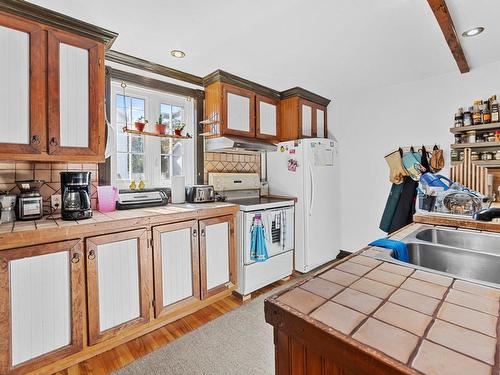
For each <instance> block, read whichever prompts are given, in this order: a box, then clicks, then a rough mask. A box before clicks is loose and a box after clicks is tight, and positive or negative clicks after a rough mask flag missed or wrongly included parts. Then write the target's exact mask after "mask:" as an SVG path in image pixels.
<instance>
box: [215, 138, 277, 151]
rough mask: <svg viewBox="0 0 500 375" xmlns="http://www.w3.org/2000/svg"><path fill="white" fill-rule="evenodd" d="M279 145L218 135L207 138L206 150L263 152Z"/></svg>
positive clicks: (274, 148) (274, 149) (272, 149)
mask: <svg viewBox="0 0 500 375" xmlns="http://www.w3.org/2000/svg"><path fill="white" fill-rule="evenodd" d="M277 149H278V147H277V146H276V145H273V144H272V143H266V142H262V141H257V140H255V139H246V138H239V137H228V136H225V137H217V138H206V139H205V151H206V152H235V153H239V154H242V153H262V152H273V151H276V150H277Z"/></svg>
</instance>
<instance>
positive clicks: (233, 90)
mask: <svg viewBox="0 0 500 375" xmlns="http://www.w3.org/2000/svg"><path fill="white" fill-rule="evenodd" d="M228 94H234V95H239V96H244V97H246V98H248V100H249V114H248V116H249V130H248V132H246V131H240V130H234V129H230V128H228V113H227V105H228V103H227V102H228V99H227V97H228ZM254 98H255V94H254V93H253V92H252V91H250V90H245V89H242V88H240V87H236V86H232V85H228V84H223V85H222V122H221V129H222V132H221V134H223V135H235V136H241V137H247V138H254V137H255V99H254Z"/></svg>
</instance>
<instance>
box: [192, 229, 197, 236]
mask: <svg viewBox="0 0 500 375" xmlns="http://www.w3.org/2000/svg"><path fill="white" fill-rule="evenodd" d="M197 235H198V231H197V230H196V229H193V237H196V236H197Z"/></svg>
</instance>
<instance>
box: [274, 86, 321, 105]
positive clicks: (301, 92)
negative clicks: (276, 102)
mask: <svg viewBox="0 0 500 375" xmlns="http://www.w3.org/2000/svg"><path fill="white" fill-rule="evenodd" d="M292 96H297V97H299V98H301V99H305V100H309V101H310V102H314V103H317V104H320V105H322V106H324V107H327V106H328V104H330V102H331V100H330V99H327V98H325V97H323V96H320V95H318V94H315V93H313V92H311V91H308V90H306V89H303V88H302V87H293V88H291V89H288V90H285V91H282V92H281V99H282V100H283V99H287V98H290V97H292Z"/></svg>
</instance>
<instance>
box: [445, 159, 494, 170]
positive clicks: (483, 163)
mask: <svg viewBox="0 0 500 375" xmlns="http://www.w3.org/2000/svg"><path fill="white" fill-rule="evenodd" d="M462 162H463V161H452V162H451V165H459V164H461V163H462ZM472 163H473V164H474V165H480V166H481V167H487V168H500V160H475V161H473V162H472Z"/></svg>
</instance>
